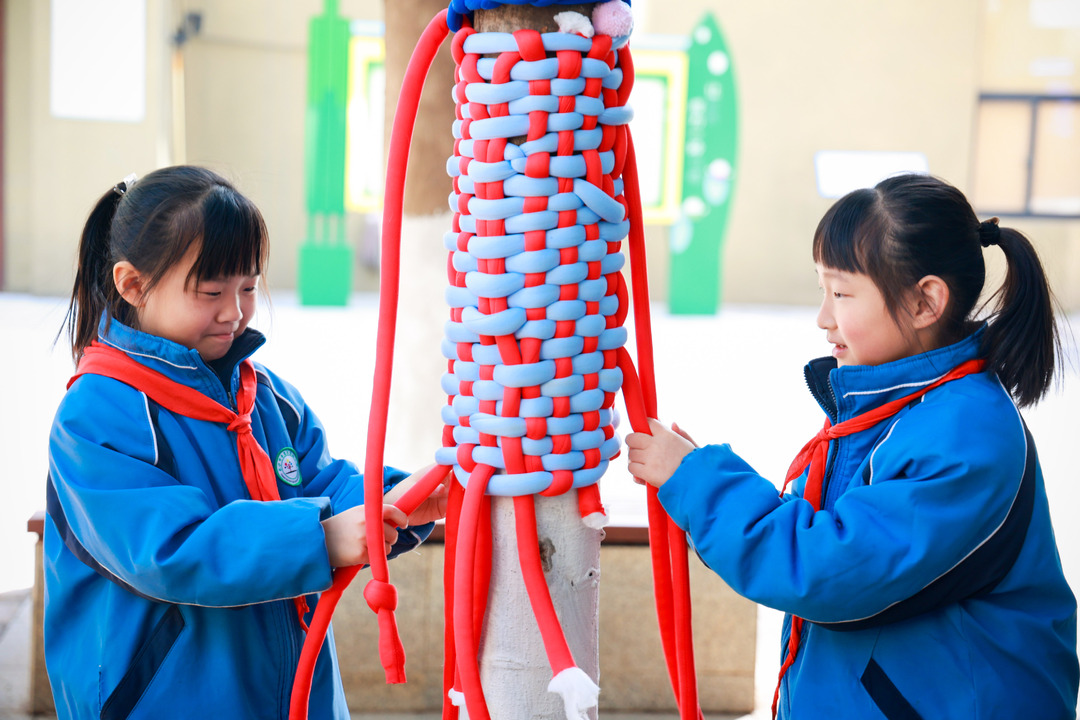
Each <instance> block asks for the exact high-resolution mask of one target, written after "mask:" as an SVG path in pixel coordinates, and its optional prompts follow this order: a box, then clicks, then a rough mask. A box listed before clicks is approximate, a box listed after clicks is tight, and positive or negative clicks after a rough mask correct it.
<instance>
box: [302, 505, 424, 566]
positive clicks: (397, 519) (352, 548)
mask: <svg viewBox="0 0 1080 720" xmlns="http://www.w3.org/2000/svg"><path fill="white" fill-rule="evenodd" d="M382 517H383V533H384V535H383V540H385V541H386V542H385V545H386V547H385V548H383V554H384V555H389V554H390V547H391V546H392V545H393V544H394V543H395V542H397V537H398V531H397V529H398V528H399V527H405V526H406V525H408V518H406V517H405V513H403V512H402V511H401V510H399V509H397V508H396V507H394V506H393V505H383V512H382ZM322 527H323V533H324V534H325V535H326V554H327V555H328V556H329V557H330V567H335V568H338V567H349V566H351V565H367V564H369V563H370V562H371V556H370V554H369V548H368V544H367V522H366V520H365V519H364V506H363V505H357V506H356V507H352V508H349V509H348V510H344V511H342V512H339V513H338V514H337V515H334V516H332V517H329V518H327V519H326V520H323V521H322Z"/></svg>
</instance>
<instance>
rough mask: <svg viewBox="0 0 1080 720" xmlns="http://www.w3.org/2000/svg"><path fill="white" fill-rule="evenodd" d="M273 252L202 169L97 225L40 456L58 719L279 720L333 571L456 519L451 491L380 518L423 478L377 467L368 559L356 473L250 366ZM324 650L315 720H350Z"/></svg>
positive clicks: (83, 263) (48, 639)
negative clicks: (64, 384)
mask: <svg viewBox="0 0 1080 720" xmlns="http://www.w3.org/2000/svg"><path fill="white" fill-rule="evenodd" d="M267 255H268V237H267V229H266V225H265V223H264V222H263V218H262V214H261V213H260V212H259V210H258V209H257V208H256V207H255V205H254V204H253V203H252V202H251V201H250V200H249V199H248V198H246V197H245V196H244V195H242V194H241V193H240V192H239V191H238V190H237V189H236V188H235V187H234V186H233V185H232V184H231V183H229V182H228V181H227V180H225V179H224V178H222V177H221V176H219V175H217V174H215V173H213V172H211V171H209V170H206V169H203V168H198V167H189V166H180V167H169V168H164V169H161V170H157V171H154V172H152V173H150V174H148V175H147V176H146V177H144V178H141V179H139V180H138V181H136V179H135V177H134V176H129V177H128V178H125V179H124V181H123V182H121V183H119V184H117V185H116V186H115V187H113V188H112V189H110V190H109V191H107V192H106V193H105V194H104V195H103V196H102V197H101V199H100V200H98V202H97V205H96V206H95V207H94V209H93V210H92V211H91V213H90V216H89V218H88V219H87V221H86V226H85V228H84V229H83V233H82V239H81V241H80V244H79V261H78V269H77V272H76V278H75V284H74V288H73V291H72V297H71V305H70V307H69V312H68V319H67V327H68V329H69V331H70V335H71V349H72V356H73V357H74V359H75V362H76V364H77V369H76V373H75V376H74V377H73V378H72V379H71V381H70V383H69V385H68V388H69V389H68V392H67V394H66V395H65V397H64V399H63V401H62V402H61V404H60V408H59V409H58V410H57V413H56V418H55V420H54V422H53V428H52V434H51V436H50V440H49V479H48V486H47V488H48V489H47V493H48V496H47V518H46V523H45V538H44V539H45V556H44V566H45V595H46V603H45V620H44V644H45V661H46V665H47V667H48V671H49V679H50V682H51V683H52V689H53V696H54V698H55V701H56V709H57V715H58V716H59V717H60V718H133V719H134V718H193V717H207V718H209V717H221V718H252V719H255V718H270V717H273V718H284V717H288V714H289V703H290V694H291V689H292V681H293V677H294V673H295V671H296V665H297V660H298V657H299V653H300V648H301V646H302V645H303V643H304V632H305V630H306V628H307V622H308V620H309V619H310V618H311V617H312V612H313V610H314V607H313V606H314V605H315V604H316V603H317V594H318V593H319V592H320V591H323V590H326V589H327V588H329V587H330V585H331V582H332V573H333V570H334V568H337V567H347V566H354V565H360V564H364V563H366V562H367V561H368V558H369V557H370V555H369V553H370V552H384V553H392V554H393V555H396V554H398V553H400V552H403V551H405V550H407V549H410V548H412V547H414V546H416V545H418V544H419V543H420V542H421V541H422V540H423V539H424V538H426V537H427V534H428V533H429V532H430V531H431V525H430V523H431V522H433V521H434V520H435V519H437V518H439V517H442V515H443V514H444V513H445V504H446V498H445V493H444V492H443V493H436V494H435V495H433V496H432V498H431V499H429V500H428V501H426V502H425V503H423V504H421V505H420V506H419V507H418V508H417V509H416V510H415V511H414V512H413V513H412V514H410V515H408V516H406V514H405V513H404V512H402V511H401V510H399V509H398V508H396V507H394V506H393V505H392V504H389V503H393V502H394V501H395V499H397V498H399V497H400V496H401V494H403V492H404V491H405V489H406V488H408V487H409V486H411V485H412V484H413V483H414V482H415V479H414V478H405V473H402V472H400V471H397V470H393V469H392V468H387V469H386V473H385V478H386V480H387V482H388V484H389V485H391V486H396V487H394V489H393V490H392V491H390V492H389V493H388V494H387V496H386V502H387V503H388V504H386V505H385V506H384V507H383V512H382V518H383V522H384V523H385V525H386V528H385V533H386V535H385V537H386V539H387V543H388V544H387V547H385V548H375V549H372V548H368V546H367V540H366V531H365V514H364V507H363V502H364V496H363V478H362V476H361V474H360V471H359V469H358V468H357V466H356V465H354V464H353V463H351V462H348V461H345V460H336V459H334V458H333V457H332V456H331V455H330V453H329V450H328V447H327V442H326V434H325V431H324V429H323V426H322V424H321V423H320V421H319V419H318V418H317V417H316V416H315V414H314V413H313V412H312V411H311V409H310V408H309V407H308V406H307V404H306V403H305V402H304V399H303V397H302V396H301V395H300V393H299V392H298V391H297V390H296V388H294V387H293V386H292V385H290V384H288V383H287V382H285V381H284V380H282V379H281V378H280V377H278V376H277V375H276V374H275V373H273V372H272V371H271V370H269V369H267V368H266V367H264V366H263V365H260V364H257V363H255V362H253V361H252V360H251V359H250V356H251V355H252V354H253V353H254V352H255V351H256V350H257V349H258V348H259V347H260V346H261V345H262V344H263V342H264V341H265V339H264V338H263V336H262V334H260V333H259V332H258V331H257V330H255V329H254V328H251V327H249V325H248V323H249V322H250V320H251V318H252V315H253V314H254V311H255V305H256V300H257V297H258V289H259V280H260V277H261V275H262V273H263V271H264V269H265V266H266V261H267ZM312 357H313V360H315V361H317V359H318V356H317V348H312ZM388 489H389V488H388ZM410 526H411V527H410ZM391 544H392V546H391ZM333 647H334V645H333V635H332V634H328V635H327V637H326V640H325V642H324V644H323V646H322V650H321V652H320V653H319V658H318V662H317V664H316V666H315V670H314V679H313V684H312V688H311V708H310V713H311V714H310V716H311V717H313V718H338V719H340V720H347V718H348V717H349V710H348V707H347V706H346V701H345V696H344V693H343V690H342V685H341V680H340V677H339V675H338V668H337V658H336V657H335V655H334V650H333Z"/></svg>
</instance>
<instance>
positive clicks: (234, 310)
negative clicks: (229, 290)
mask: <svg viewBox="0 0 1080 720" xmlns="http://www.w3.org/2000/svg"><path fill="white" fill-rule="evenodd" d="M241 317H243V310H242V308H241V307H240V298H239V297H238V296H226V297H225V300H224V301H223V302H222V303H221V308H220V310H219V312H218V319H219V320H220V321H221V322H236V321H237V320H239V319H240V318H241Z"/></svg>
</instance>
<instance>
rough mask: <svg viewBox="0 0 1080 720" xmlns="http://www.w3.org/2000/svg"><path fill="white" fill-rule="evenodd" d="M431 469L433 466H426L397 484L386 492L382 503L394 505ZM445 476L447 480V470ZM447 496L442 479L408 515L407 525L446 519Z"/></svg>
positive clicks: (447, 492)
mask: <svg viewBox="0 0 1080 720" xmlns="http://www.w3.org/2000/svg"><path fill="white" fill-rule="evenodd" d="M433 467H435V466H434V465H428V466H427V467H425V468H422V469H421V470H418V471H416V472H414V473H413V474H412V475H410V476H409V477H407V478H405V479H404V480H402V481H401V482H399V483H398V484H397V485H395V486H394V487H392V488H391V489H390V490H388V491H387V493H386V495H385V496H384V498H383V501H384V502H387V503H391V504H394V503H396V501H397V500H398V499H400V498H401V496H402V495H404V494H405V493H406V491H408V489H409V488H411V487H412V486H413V485H415V484H416V483H417V481H418V480H420V478H422V477H424V476H425V475H426V474H427V473H428V472H429V471H430V470H431V469H432V468H433ZM446 474H447V478H449V474H450V471H449V469H447V473H446ZM449 494H450V491H449V489H448V486H447V484H446V478H444V479H443V482H441V483H440V484H439V486H438V487H436V488H435V491H434V492H433V493H431V495H429V496H428V497H427V499H426V500H424V501H423V502H422V503H420V505H419V506H418V507H417V508H416V509H415V510H413V511H412V513H411V514H410V515H409V525H425V524H427V523H429V522H435V521H436V520H441V519H442V518H444V517H446V506H447V503H448V498H449Z"/></svg>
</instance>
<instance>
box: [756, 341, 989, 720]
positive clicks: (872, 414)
mask: <svg viewBox="0 0 1080 720" xmlns="http://www.w3.org/2000/svg"><path fill="white" fill-rule="evenodd" d="M984 367H986V361H985V360H982V359H977V360H968V361H967V362H963V363H961V364H959V365H957V366H956V367H954V368H953V369H952V370H950V371H949V372H948V373H946V374H945V375H942V376H941V377H939V378H938V379H937V380H935V381H934V382H932V383H930V384H929V385H927V386H926V387H924V388H922V389H920V390H916V391H915V392H913V393H911V394H910V395H906V396H904V397H902V398H898V399H896V400H892V401H890V402H887V403H885V404H884V405H880V406H878V407H876V408H874V409H872V410H868V411H866V412H864V413H863V414H862V415H856V416H855V417H853V418H849V419H847V420H845V421H843V422H842V423H839V424H837V425H832V424H831V423H830V422H829V419H828V418H825V427H823V428H821V430H820V431H819V432H818V434H817V435H815V436H814V437H812V438H810V442H808V443H806V445H804V446H803V448H802V450H800V451H799V454H798V455H796V456H795V459H794V460H793V461H792V463H791V466H790V467H789V468H788V472H787V477H786V478H785V480H784V487H783V488H781V490H780V494H781V495H783V494H784V490H786V489H787V486H788V484H790V483H791V481H792V480H794V479H795V478H797V477H799V476H800V475H802V473H803V471H804V470H806V468H807V466H809V468H810V472H809V473H808V474H807V477H806V487H805V489H804V490H803V499H804V500H807V501H808V502H809V503H810V504H811V505H812V506H813V508H814V510H815V511H817V510H820V509H821V490H822V483H823V481H824V480H825V461H826V459H827V458H828V456H829V441H830V440H832V439H833V438H839V437H844V436H845V435H851V434H853V433H857V432H860V431H862V430H865V429H866V428H869V427H873V426H874V425H877V424H878V423H879V422H881V421H882V420H885V419H887V418H890V417H892V416H893V415H895V414H896V413H898V412H900V410H901V409H903V408H904V407H905V406H907V405H908V404H909V403H910V402H911V401H913V400H916V399H918V398H920V397H922V396H923V395H925V394H926V393H928V392H930V391H931V390H933V389H934V388H936V387H938V386H939V385H944V384H945V383H947V382H949V381H951V380H956V379H957V378H962V377H964V376H965V375H970V374H972V373H977V372H982V370H983V368H984ZM802 626H803V619H802V618H800V617H798V616H796V615H792V616H791V633H790V634H789V636H788V647H787V657H786V658H785V659H784V663H783V665H781V666H780V677H779V678H777V680H776V692H775V693H773V703H772V716H773V717H774V718H775V717H776V704H777V701H778V700H779V699H780V682H781V681H782V680H783V679H784V673H786V672H787V670H788V668H789V667H791V665H792V663H794V662H795V655H796V654H797V653H798V651H799V640H800V637H801V635H802Z"/></svg>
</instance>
